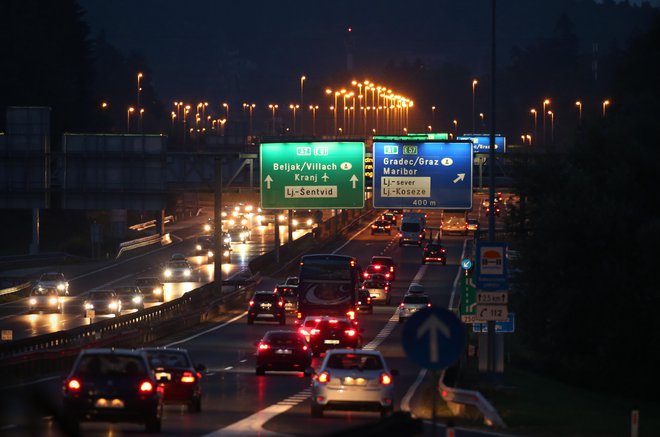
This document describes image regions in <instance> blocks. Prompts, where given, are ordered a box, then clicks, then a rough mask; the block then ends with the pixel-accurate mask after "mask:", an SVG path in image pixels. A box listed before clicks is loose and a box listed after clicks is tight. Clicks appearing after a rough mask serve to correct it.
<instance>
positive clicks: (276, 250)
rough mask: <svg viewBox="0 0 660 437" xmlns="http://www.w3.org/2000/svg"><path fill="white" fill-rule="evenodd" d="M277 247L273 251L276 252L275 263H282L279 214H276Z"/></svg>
mask: <svg viewBox="0 0 660 437" xmlns="http://www.w3.org/2000/svg"><path fill="white" fill-rule="evenodd" d="M274 227H275V247H274V248H273V252H275V263H276V264H279V263H280V219H279V215H276V216H275V226H274Z"/></svg>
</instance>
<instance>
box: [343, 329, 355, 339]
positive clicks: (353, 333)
mask: <svg viewBox="0 0 660 437" xmlns="http://www.w3.org/2000/svg"><path fill="white" fill-rule="evenodd" d="M344 334H346V335H348V336H349V337H355V329H347V330H346V331H344Z"/></svg>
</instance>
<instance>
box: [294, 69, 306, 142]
mask: <svg viewBox="0 0 660 437" xmlns="http://www.w3.org/2000/svg"><path fill="white" fill-rule="evenodd" d="M305 79H307V77H305V76H304V75H303V76H300V103H299V104H298V107H299V108H303V109H304V108H305V106H304V105H303V102H304V99H303V89H304V83H305ZM304 112H305V111H304V110H303V111H302V112H301V113H300V132H305V123H304V122H303V119H304V114H303V113H304ZM294 131H295V129H294ZM294 133H295V132H294Z"/></svg>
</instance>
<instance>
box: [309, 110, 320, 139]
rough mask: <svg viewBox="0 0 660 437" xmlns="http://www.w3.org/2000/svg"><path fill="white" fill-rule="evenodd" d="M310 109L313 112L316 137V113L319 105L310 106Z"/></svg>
mask: <svg viewBox="0 0 660 437" xmlns="http://www.w3.org/2000/svg"><path fill="white" fill-rule="evenodd" d="M309 109H310V111H312V135H316V111H317V110H318V109H319V105H309Z"/></svg>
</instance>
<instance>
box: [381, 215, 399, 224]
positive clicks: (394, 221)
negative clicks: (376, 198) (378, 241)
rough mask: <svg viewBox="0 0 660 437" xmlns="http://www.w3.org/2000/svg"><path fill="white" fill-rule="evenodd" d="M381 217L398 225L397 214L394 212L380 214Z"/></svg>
mask: <svg viewBox="0 0 660 437" xmlns="http://www.w3.org/2000/svg"><path fill="white" fill-rule="evenodd" d="M380 219H381V220H385V221H386V222H390V223H392V224H393V225H395V226H396V214H394V213H392V212H386V213H385V214H383V215H381V216H380Z"/></svg>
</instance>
